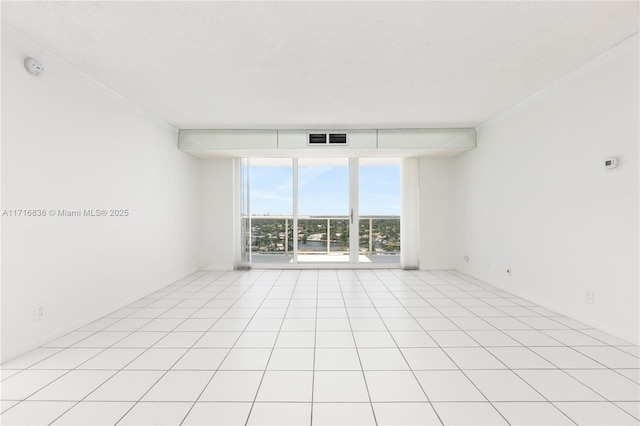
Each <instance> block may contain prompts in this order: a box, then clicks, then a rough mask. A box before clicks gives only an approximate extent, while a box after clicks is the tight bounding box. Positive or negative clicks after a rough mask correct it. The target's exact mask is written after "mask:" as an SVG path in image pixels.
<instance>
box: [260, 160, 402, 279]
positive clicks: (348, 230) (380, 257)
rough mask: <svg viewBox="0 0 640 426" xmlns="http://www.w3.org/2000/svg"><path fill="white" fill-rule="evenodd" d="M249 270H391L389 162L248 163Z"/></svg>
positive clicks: (395, 194) (395, 217)
mask: <svg viewBox="0 0 640 426" xmlns="http://www.w3.org/2000/svg"><path fill="white" fill-rule="evenodd" d="M250 176H251V178H250V180H249V193H250V203H249V204H250V217H251V226H250V231H251V263H252V265H253V266H254V267H261V266H263V267H268V266H269V265H274V264H276V265H279V266H283V265H285V264H286V265H296V264H297V265H303V264H304V265H313V264H324V265H331V264H334V265H337V264H340V265H343V266H344V265H355V264H361V265H362V264H368V265H372V264H385V266H387V267H393V266H396V265H399V262H400V258H399V253H400V165H399V161H398V160H397V159H394V158H335V157H333V158H293V159H292V158H286V159H280V158H276V159H274V158H268V159H265V158H261V159H251V160H250Z"/></svg>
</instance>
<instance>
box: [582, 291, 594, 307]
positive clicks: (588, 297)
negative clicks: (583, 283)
mask: <svg viewBox="0 0 640 426" xmlns="http://www.w3.org/2000/svg"><path fill="white" fill-rule="evenodd" d="M584 302H585V303H588V304H590V305H591V304H593V290H585V291H584Z"/></svg>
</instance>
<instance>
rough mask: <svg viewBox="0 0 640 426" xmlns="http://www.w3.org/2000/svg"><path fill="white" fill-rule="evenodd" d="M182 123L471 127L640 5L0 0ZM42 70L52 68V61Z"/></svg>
mask: <svg viewBox="0 0 640 426" xmlns="http://www.w3.org/2000/svg"><path fill="white" fill-rule="evenodd" d="M1 7H2V22H3V24H5V25H9V26H11V27H13V28H14V29H15V30H16V31H18V32H19V33H21V34H22V35H24V36H25V37H27V38H29V39H31V40H32V41H34V42H35V43H37V44H39V45H41V46H42V47H44V48H45V49H47V50H48V51H49V52H50V53H52V54H54V55H57V56H59V57H60V58H62V59H64V60H65V61H67V62H68V63H69V64H71V65H72V66H74V67H76V68H78V69H79V70H80V71H82V72H84V73H85V74H88V75H89V76H91V77H92V78H94V79H96V80H97V81H99V82H100V83H102V84H104V85H106V86H108V87H110V88H111V89H113V90H115V91H116V92H119V93H120V94H122V95H123V96H125V97H127V98H128V99H130V100H131V101H133V102H135V103H137V104H139V105H140V106H142V107H143V108H146V109H148V110H150V111H151V112H153V113H155V114H156V115H158V116H160V117H162V118H164V119H165V120H167V121H168V122H170V123H171V124H173V125H175V126H176V127H179V128H281V129H282V128H359V127H360V128H385V127H466V126H474V125H477V124H479V123H481V122H483V121H484V120H486V119H488V118H490V117H491V116H493V115H495V114H497V113H499V112H501V111H503V110H505V109H507V108H509V107H510V106H512V105H514V104H515V103H517V102H519V101H521V100H522V99H524V98H526V97H527V96H529V95H532V94H533V93H535V92H537V91H539V90H541V89H543V88H544V87H546V86H548V85H549V84H551V83H553V82H554V81H556V80H558V79H559V78H561V77H562V76H564V75H566V74H567V73H569V72H571V71H573V70H575V69H577V68H579V67H580V66H581V65H583V64H585V63H586V62H588V61H590V60H592V59H594V58H595V57H597V56H598V55H600V54H602V53H604V52H605V51H606V50H607V49H608V48H610V47H611V46H612V45H615V44H616V43H618V42H620V41H621V40H623V39H625V38H626V37H628V36H630V35H632V34H634V33H636V32H637V31H638V13H639V12H638V2H636V1H632V2H619V1H604V2H559V1H549V2H407V3H405V2H374V3H370V2H135V3H133V2H7V1H3V2H2V6H1ZM45 67H46V64H45Z"/></svg>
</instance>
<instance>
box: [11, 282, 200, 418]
mask: <svg viewBox="0 0 640 426" xmlns="http://www.w3.org/2000/svg"><path fill="white" fill-rule="evenodd" d="M196 279H197V278H195V279H194V280H192V281H195V280H196ZM192 281H190V282H192ZM170 285H171V284H170ZM185 285H186V284H185ZM134 303H135V302H134ZM121 309H123V308H121ZM119 310H120V309H119ZM116 322H117V321H116ZM107 327H108V326H107ZM99 332H102V330H98V331H97V332H96V333H99ZM96 333H94V334H96ZM133 333H134V332H131V333H129V334H128V335H127V336H129V335H131V334H133ZM92 335H93V334H92ZM127 336H124V337H123V338H122V339H120V340H118V341H116V342H114V343H113V344H111V345H110V346H108V347H105V348H103V350H102V351H100V352H98V353H97V354H95V355H94V356H92V357H91V358H89V359H87V360H86V361H84V362H82V363H80V364H79V365H77V366H76V367H74V368H72V369H69V370H68V371H67V372H66V373H65V374H63V375H62V376H60V377H58V378H57V379H56V380H54V381H53V382H51V383H49V384H48V385H46V386H49V385H51V384H52V383H54V382H56V381H58V380H59V379H60V378H62V377H64V376H66V375H68V374H70V373H71V372H72V371H76V370H77V369H78V367H80V366H82V365H84V364H86V363H87V362H89V361H90V360H92V359H94V358H95V357H97V356H98V355H100V354H101V353H103V352H105V351H106V350H107V349H109V348H111V347H113V345H115V344H117V343H118V342H120V341H122V340H123V339H125V338H126V337H127ZM88 337H89V336H88ZM67 349H70V347H69V348H67ZM143 353H144V352H143ZM140 355H141V354H140ZM140 355H138V356H140ZM136 358H137V357H136ZM134 359H135V358H134ZM131 362H133V360H132V361H131ZM80 371H84V370H80ZM89 371H90V370H89ZM110 371H115V372H114V373H113V374H111V375H110V376H109V377H108V378H107V379H106V380H104V381H103V382H102V383H100V384H99V385H98V386H96V387H95V388H93V390H92V391H90V392H89V393H87V394H86V395H85V396H84V397H82V398H80V400H78V401H77V402H76V403H75V404H73V405H72V406H71V407H69V408H68V409H67V410H65V411H64V412H63V413H62V414H60V415H59V416H58V417H56V418H55V419H54V420H53V421H52V422H51V423H50V424H53V423H55V422H56V421H58V419H60V418H61V417H62V416H64V415H65V414H66V413H67V412H69V411H70V410H72V409H73V408H74V407H76V406H77V405H79V404H80V403H81V402H82V401H84V400H85V399H86V398H87V397H88V396H89V395H91V394H92V393H93V392H95V391H96V389H98V388H99V387H101V386H102V385H104V384H105V383H106V382H108V381H109V380H110V379H111V378H113V377H114V376H115V375H116V374H118V373H119V372H120V371H121V370H110ZM40 390H42V389H40ZM38 392H39V391H38ZM34 394H35V393H34ZM34 394H31V395H30V396H29V397H31V396H33V395H34ZM29 397H27V399H28V398H29ZM25 400H26V399H25ZM16 405H17V404H16ZM134 405H135V404H134Z"/></svg>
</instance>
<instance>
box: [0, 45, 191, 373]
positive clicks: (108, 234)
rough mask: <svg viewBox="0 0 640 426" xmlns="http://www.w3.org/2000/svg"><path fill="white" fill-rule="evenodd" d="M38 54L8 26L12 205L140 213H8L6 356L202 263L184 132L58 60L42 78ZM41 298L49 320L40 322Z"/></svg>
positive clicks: (6, 158)
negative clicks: (31, 65) (34, 70)
mask: <svg viewBox="0 0 640 426" xmlns="http://www.w3.org/2000/svg"><path fill="white" fill-rule="evenodd" d="M29 55H32V53H31V52H30V51H29V50H28V49H27V48H26V47H24V46H23V45H22V44H19V43H17V42H14V41H13V40H9V39H7V37H5V36H4V35H3V38H2V209H25V208H28V209H45V210H51V209H54V210H58V209H113V208H117V209H129V212H130V215H129V216H128V217H99V218H98V217H94V218H91V217H50V216H47V217H41V218H34V217H2V360H3V361H5V360H7V359H10V358H12V357H14V356H17V355H19V354H20V353H22V352H24V351H26V350H29V349H31V348H33V347H35V346H38V345H40V344H42V343H45V342H47V341H49V340H50V339H52V338H54V337H56V336H58V335H60V334H62V333H64V332H67V331H70V330H73V329H75V328H77V327H79V326H82V325H84V324H86V323H87V322H89V321H91V320H93V319H95V318H98V317H100V316H103V315H105V314H107V313H109V312H110V311H112V310H115V309H117V308H120V307H121V306H123V305H125V304H127V303H129V302H131V301H133V300H135V299H137V298H139V297H142V296H144V295H146V294H148V293H150V292H152V291H154V290H156V289H158V288H160V287H163V286H165V285H167V284H169V283H171V282H173V281H175V280H177V279H179V278H181V277H183V276H185V275H187V274H189V273H190V272H192V271H193V270H195V263H196V262H195V249H196V247H195V245H196V230H197V228H196V220H197V199H196V197H197V186H198V182H197V179H198V174H197V160H196V159H194V158H192V157H190V156H189V155H187V154H184V153H182V152H180V151H178V149H177V132H176V130H175V129H172V128H171V127H170V126H168V125H162V124H160V123H159V122H158V121H155V120H153V119H151V118H149V117H148V116H146V115H144V114H142V113H140V112H139V111H137V110H135V109H134V108H132V107H131V106H130V105H127V104H125V103H123V102H121V101H119V100H117V99H116V97H114V96H111V95H109V93H108V92H107V91H104V90H99V89H97V88H96V86H95V85H93V84H91V82H88V81H85V80H82V79H80V78H77V77H74V76H73V75H72V74H71V73H69V71H68V70H66V69H63V68H64V67H63V66H61V65H59V63H56V61H52V60H49V61H47V60H45V61H44V66H45V73H44V74H43V75H41V76H39V77H37V78H34V77H32V76H30V75H29V74H27V72H26V71H25V70H24V67H23V64H22V61H23V59H24V57H25V56H29ZM42 55H44V53H42ZM40 59H43V58H42V57H40ZM49 59H51V58H49ZM39 304H42V305H43V306H44V308H45V318H44V319H43V320H40V321H34V308H35V306H36V305H39Z"/></svg>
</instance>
